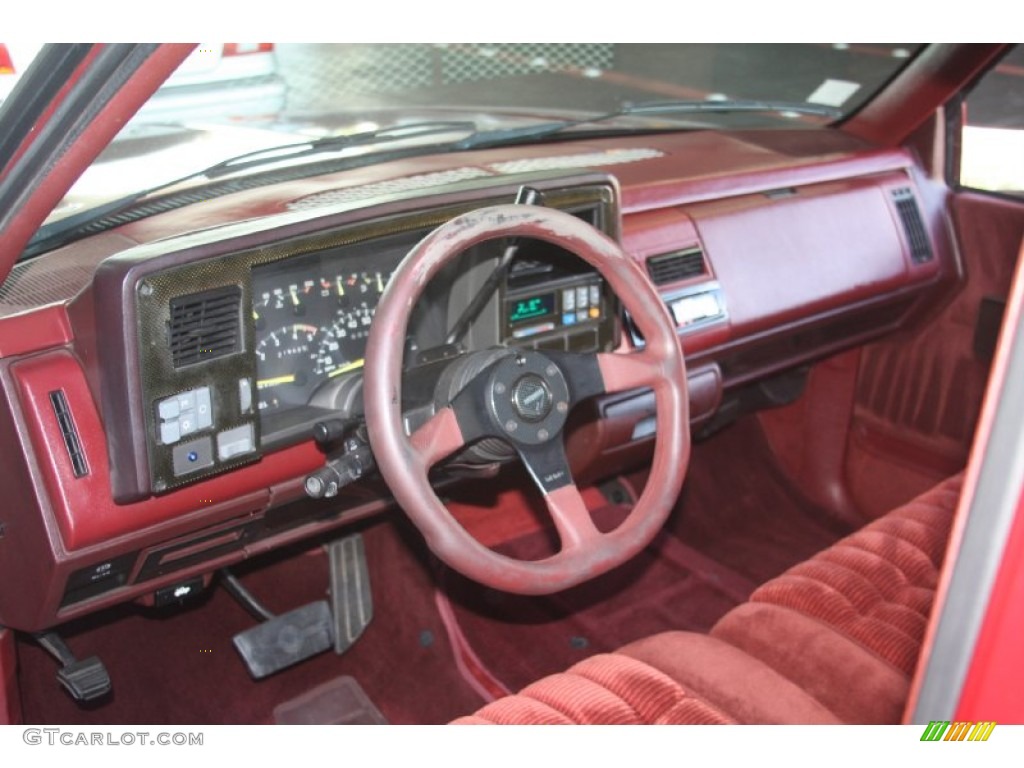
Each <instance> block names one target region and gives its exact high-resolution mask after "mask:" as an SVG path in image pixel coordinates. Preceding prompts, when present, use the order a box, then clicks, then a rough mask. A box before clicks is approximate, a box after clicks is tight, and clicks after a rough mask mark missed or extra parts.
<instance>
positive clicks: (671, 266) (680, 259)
mask: <svg viewBox="0 0 1024 768" xmlns="http://www.w3.org/2000/svg"><path fill="white" fill-rule="evenodd" d="M647 273H648V274H649V275H650V276H651V280H653V281H654V284H655V285H665V284H666V283H678V282H679V281H681V280H688V279H690V278H691V277H698V276H700V275H703V274H706V273H707V268H706V267H705V266H704V254H703V253H702V252H701V250H700V248H690V249H688V250H685V251H676V252H675V253H666V254H664V255H663V256H652V257H651V258H649V259H648V260H647Z"/></svg>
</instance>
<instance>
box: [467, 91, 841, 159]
mask: <svg viewBox="0 0 1024 768" xmlns="http://www.w3.org/2000/svg"><path fill="white" fill-rule="evenodd" d="M738 112H779V113H787V112H788V113H794V114H799V115H813V116H815V117H825V118H831V119H833V120H834V119H837V118H840V117H842V115H843V112H842V110H841V109H837V108H836V107H829V106H826V105H824V104H811V103H808V102H801V101H763V100H756V99H731V100H723V101H706V100H684V101H643V102H638V103H626V104H623V105H622V107H620V108H619V109H616V110H614V111H612V112H605V113H603V114H599V115H593V116H591V117H581V118H579V119H576V120H556V121H554V122H550V123H538V124H536V125H528V126H526V127H524V128H508V129H502V128H498V129H495V130H491V131H476V132H474V133H472V134H470V135H469V136H467V137H466V138H464V139H462V140H461V141H459V142H456V146H457V148H458V149H462V150H468V149H482V148H484V147H496V146H501V145H503V144H515V143H518V142H521V141H536V140H537V139H542V138H545V137H547V136H554V135H555V134H558V133H562V132H564V131H567V130H569V129H571V128H576V127H577V126H581V125H594V124H598V123H604V122H608V121H610V120H614V119H615V118H618V117H631V116H634V115H638V116H656V115H693V114H706V113H717V114H730V113H738ZM676 129H678V126H672V130H676ZM642 130H650V129H642Z"/></svg>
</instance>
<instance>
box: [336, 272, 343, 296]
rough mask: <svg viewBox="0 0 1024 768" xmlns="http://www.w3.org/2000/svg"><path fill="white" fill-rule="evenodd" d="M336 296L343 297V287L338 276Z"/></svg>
mask: <svg viewBox="0 0 1024 768" xmlns="http://www.w3.org/2000/svg"><path fill="white" fill-rule="evenodd" d="M338 295H339V296H344V295H345V286H344V285H343V284H342V282H341V275H338Z"/></svg>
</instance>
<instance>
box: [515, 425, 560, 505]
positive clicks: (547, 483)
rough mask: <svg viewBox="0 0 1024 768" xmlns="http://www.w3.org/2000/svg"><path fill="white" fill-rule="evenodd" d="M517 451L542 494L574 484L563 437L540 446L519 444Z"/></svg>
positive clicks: (555, 438)
mask: <svg viewBox="0 0 1024 768" xmlns="http://www.w3.org/2000/svg"><path fill="white" fill-rule="evenodd" d="M515 449H516V453H518V454H519V458H520V459H521V460H522V462H523V465H524V466H525V467H526V471H527V472H529V473H530V477H531V478H533V482H534V484H535V485H536V486H537V487H538V488H539V489H540V491H541V493H543V494H545V495H547V494H549V493H551V492H552V491H555V490H557V489H559V488H562V487H563V486H566V485H573V484H574V483H573V479H572V471H571V470H570V469H569V458H568V457H567V456H566V455H565V446H564V445H563V444H562V438H561V435H556V436H555V437H554V438H553V439H551V440H549V441H548V442H546V443H541V444H540V445H524V444H522V443H517V444H515Z"/></svg>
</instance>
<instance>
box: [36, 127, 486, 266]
mask: <svg viewBox="0 0 1024 768" xmlns="http://www.w3.org/2000/svg"><path fill="white" fill-rule="evenodd" d="M475 131H476V124H475V123H473V122H471V121H468V120H433V121H426V122H421V123H412V124H409V125H392V126H387V127H384V128H379V129H376V130H373V131H363V132H361V133H353V134H348V135H344V136H325V137H323V138H319V139H310V140H309V141H299V142H293V143H290V144H281V145H279V146H276V147H268V148H266V149H258V150H255V151H253V152H246V153H245V154H241V155H236V156H235V157H229V158H228V159H226V160H221V161H220V162H217V163H214V164H213V165H211V166H208V167H206V168H203V169H201V170H198V171H193V172H192V173H188V174H186V175H184V176H179V177H177V178H175V179H172V180H171V181H166V182H164V183H162V184H158V185H156V186H154V187H148V188H146V189H143V190H140V191H138V192H132V193H131V194H129V195H125V196H124V197H119V198H117V199H116V200H111V201H110V202H107V203H103V204H102V205H98V206H95V207H93V208H89V209H87V210H85V211H82V212H80V213H75V214H72V215H70V216H65V217H64V218H62V219H59V220H58V221H54V222H51V223H49V224H44V225H43V226H41V227H40V228H39V230H38V231H37V232H36V233H35V235H33V237H32V239H31V240H30V241H29V242H28V245H27V246H26V248H25V251H24V253H22V255H21V258H27V257H30V256H34V255H36V254H38V253H42V252H43V251H48V250H51V249H52V248H57V247H59V246H61V245H64V244H65V243H66V242H69V241H70V240H72V239H74V238H75V236H76V235H77V234H78V233H79V231H81V230H82V229H83V228H85V227H88V225H89V224H91V223H93V222H97V221H100V220H103V219H106V218H107V217H108V216H111V215H113V214H116V213H118V212H120V211H122V210H124V209H126V208H129V207H130V206H132V205H133V204H134V203H137V202H139V201H140V200H144V199H145V198H148V197H150V196H152V195H155V194H157V193H158V192H163V191H164V190H167V189H171V188H172V187H176V186H178V185H180V184H184V183H186V182H189V181H193V180H195V179H208V180H210V181H216V180H217V179H220V178H222V177H224V176H228V175H230V174H234V173H239V172H241V171H246V170H249V169H251V168H256V167H258V166H262V165H273V164H275V163H281V162H289V161H291V160H297V159H301V158H305V157H311V156H314V155H323V154H329V153H332V152H340V151H342V150H345V149H351V148H353V147H362V146H373V145H379V144H387V143H391V142H397V141H404V140H407V139H418V138H421V137H424V136H433V135H439V134H451V133H469V134H472V133H473V132H475ZM449 145H450V142H442V143H441V144H440V145H433V144H432V145H428V146H429V148H430V150H431V151H437V148H438V147H449ZM415 149H416V152H415V153H414V154H421V153H422V151H423V147H420V146H417V147H416V148H415ZM168 210H170V208H168ZM121 223H126V222H121ZM89 233H90V232H89V231H82V232H81V234H83V235H84V234H89Z"/></svg>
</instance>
